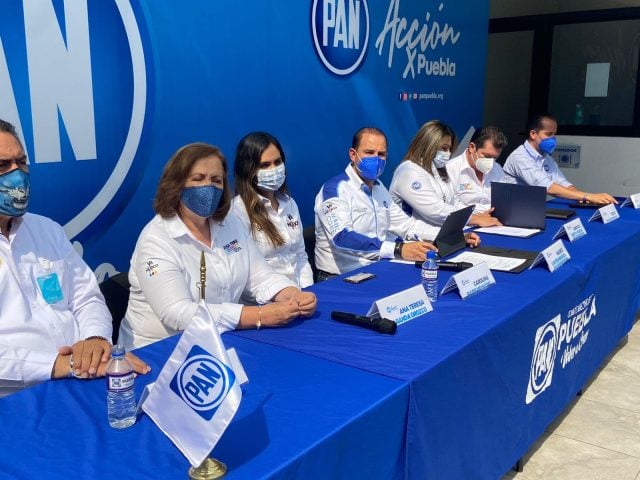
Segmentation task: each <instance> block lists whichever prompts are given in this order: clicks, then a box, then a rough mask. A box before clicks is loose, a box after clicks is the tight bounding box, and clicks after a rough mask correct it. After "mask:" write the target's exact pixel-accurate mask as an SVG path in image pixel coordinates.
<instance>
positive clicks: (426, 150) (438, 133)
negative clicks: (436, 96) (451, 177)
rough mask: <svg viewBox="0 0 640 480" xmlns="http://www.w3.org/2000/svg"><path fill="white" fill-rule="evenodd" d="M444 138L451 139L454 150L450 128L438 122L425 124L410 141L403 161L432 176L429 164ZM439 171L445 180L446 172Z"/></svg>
mask: <svg viewBox="0 0 640 480" xmlns="http://www.w3.org/2000/svg"><path fill="white" fill-rule="evenodd" d="M445 137H450V138H451V150H452V151H453V150H455V148H456V134H455V133H454V131H453V129H451V127H449V126H448V125H446V124H444V123H442V122H441V121H439V120H431V121H430V122H427V123H425V124H424V125H422V127H420V130H418V133H416V134H415V136H414V137H413V140H411V144H410V145H409V149H408V150H407V153H406V154H405V156H404V160H403V161H406V160H410V161H412V162H413V163H417V164H418V165H420V166H421V167H422V168H424V169H425V170H426V171H427V172H429V174H431V175H433V173H432V172H431V164H432V162H433V158H434V157H435V156H436V152H437V151H438V149H439V148H440V144H441V143H442V141H443V140H444V139H445ZM440 170H444V169H439V173H440V176H441V177H443V179H446V178H447V173H446V170H445V171H444V172H441V171H440Z"/></svg>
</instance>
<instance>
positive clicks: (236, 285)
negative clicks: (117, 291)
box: [119, 213, 295, 349]
mask: <svg viewBox="0 0 640 480" xmlns="http://www.w3.org/2000/svg"><path fill="white" fill-rule="evenodd" d="M209 224H210V229H211V243H212V247H211V248H209V247H207V246H205V245H203V244H202V243H200V242H199V241H198V240H196V238H195V237H194V236H193V234H192V233H191V232H190V231H189V229H188V228H187V227H186V225H185V224H184V223H183V222H182V220H181V219H180V217H179V216H177V215H174V216H173V217H171V218H162V217H161V216H159V215H156V216H155V217H154V218H153V219H152V220H151V221H150V222H149V223H148V224H147V225H146V226H145V228H144V229H143V230H142V233H141V234H140V237H139V238H138V242H137V244H136V248H135V250H134V252H133V256H132V257H131V268H130V270H129V282H130V283H131V289H130V295H129V305H128V307H127V313H126V315H125V318H124V320H123V321H122V325H121V326H120V337H119V338H120V340H119V341H120V343H123V344H124V345H125V348H127V349H130V348H132V347H141V346H143V345H147V344H149V343H151V342H155V341H157V340H160V339H162V338H165V337H168V336H170V335H173V334H175V333H178V332H180V331H183V330H184V329H185V328H186V327H187V325H188V324H189V322H190V321H191V319H192V318H193V316H194V315H195V313H196V310H197V309H198V300H199V298H200V289H199V286H200V256H201V253H202V252H204V256H205V262H206V282H205V301H206V304H207V306H208V308H209V311H210V312H211V315H212V317H213V319H214V320H215V322H216V325H217V326H218V330H219V331H220V333H223V332H225V331H227V330H233V329H234V328H236V327H237V325H238V322H239V321H240V314H241V312H242V305H240V304H239V303H238V301H239V300H240V296H241V295H242V292H243V291H244V290H245V289H246V290H247V291H248V292H249V293H250V294H251V295H253V297H254V298H255V299H256V300H257V301H258V303H268V302H269V301H271V300H272V299H273V297H275V296H276V294H277V293H278V292H280V290H282V289H283V288H286V287H291V286H295V284H294V283H293V282H291V281H290V280H289V279H287V278H286V277H283V276H282V275H278V274H277V273H275V272H274V271H273V270H272V269H271V268H270V267H269V265H268V264H267V262H266V261H265V260H264V257H263V256H262V255H261V254H260V252H259V251H258V249H257V248H256V245H255V243H254V242H253V240H252V239H251V237H250V236H249V234H248V232H247V229H246V228H245V226H244V225H243V224H242V222H241V221H240V219H239V218H237V217H236V215H234V214H233V213H229V214H228V215H227V217H226V218H225V219H224V221H222V222H213V221H210V222H209Z"/></svg>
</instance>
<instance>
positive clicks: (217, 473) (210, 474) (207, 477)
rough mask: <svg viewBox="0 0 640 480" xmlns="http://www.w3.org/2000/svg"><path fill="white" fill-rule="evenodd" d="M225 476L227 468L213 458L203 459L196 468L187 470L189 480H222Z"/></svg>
mask: <svg viewBox="0 0 640 480" xmlns="http://www.w3.org/2000/svg"><path fill="white" fill-rule="evenodd" d="M226 474H227V466H226V465H225V464H224V463H222V462H221V461H220V460H216V459H215V458H205V460H204V462H202V463H201V464H200V465H199V466H198V467H191V468H190V469H189V478H190V479H191V480H213V479H214V478H222V477H224V476H225V475H226Z"/></svg>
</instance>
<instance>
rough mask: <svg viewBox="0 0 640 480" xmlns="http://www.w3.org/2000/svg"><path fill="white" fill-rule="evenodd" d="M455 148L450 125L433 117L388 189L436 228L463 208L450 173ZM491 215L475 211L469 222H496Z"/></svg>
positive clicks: (414, 139) (405, 206)
mask: <svg viewBox="0 0 640 480" xmlns="http://www.w3.org/2000/svg"><path fill="white" fill-rule="evenodd" d="M455 147H456V135H455V133H454V132H453V130H452V129H451V127H449V126H448V125H445V124H444V123H442V122H440V121H438V120H432V121H430V122H427V123H425V124H424V125H422V127H420V130H418V133H416V135H415V137H413V140H412V141H411V144H410V145H409V149H408V150H407V153H406V154H405V157H404V160H403V161H402V162H401V163H400V165H398V168H396V171H395V172H394V174H393V179H392V180H391V186H390V188H389V192H390V193H391V197H392V198H393V201H394V202H396V203H397V204H398V205H400V206H401V207H402V209H403V210H404V211H405V212H407V214H409V215H412V216H413V217H415V218H417V219H419V220H422V221H424V222H426V223H428V224H430V225H434V226H436V227H439V226H441V225H442V224H443V223H444V221H445V219H446V218H447V217H448V216H449V214H450V213H451V212H455V211H456V210H460V209H461V208H464V207H465V205H464V204H462V203H461V202H460V200H458V199H457V197H456V195H455V193H454V190H453V185H452V182H451V181H450V179H449V175H448V174H447V168H446V166H447V162H448V161H449V159H450V158H451V152H452V151H453V150H455ZM491 218H492V217H491V216H490V215H489V214H473V215H471V219H470V220H469V225H480V226H485V225H488V223H487V221H489V222H490V223H491V224H493V221H492V220H491Z"/></svg>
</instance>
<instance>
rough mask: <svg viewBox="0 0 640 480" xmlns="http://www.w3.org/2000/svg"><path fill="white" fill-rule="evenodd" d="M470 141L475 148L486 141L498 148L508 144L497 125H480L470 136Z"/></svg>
mask: <svg viewBox="0 0 640 480" xmlns="http://www.w3.org/2000/svg"><path fill="white" fill-rule="evenodd" d="M470 142H471V143H473V144H474V145H475V146H476V148H482V147H483V145H484V144H485V143H486V142H491V144H492V145H493V146H494V147H495V148H498V149H500V150H502V149H503V148H504V147H506V146H507V145H508V144H509V141H508V140H507V137H506V136H505V134H504V133H502V130H500V129H499V128H498V127H492V126H486V127H480V128H478V129H477V130H476V131H475V132H473V135H472V136H471V140H470Z"/></svg>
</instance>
